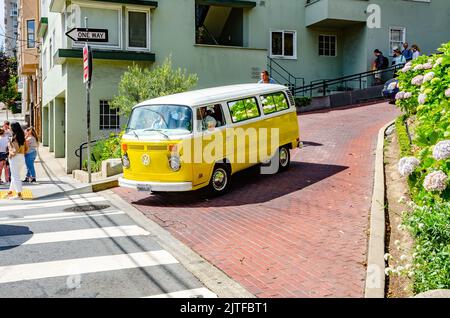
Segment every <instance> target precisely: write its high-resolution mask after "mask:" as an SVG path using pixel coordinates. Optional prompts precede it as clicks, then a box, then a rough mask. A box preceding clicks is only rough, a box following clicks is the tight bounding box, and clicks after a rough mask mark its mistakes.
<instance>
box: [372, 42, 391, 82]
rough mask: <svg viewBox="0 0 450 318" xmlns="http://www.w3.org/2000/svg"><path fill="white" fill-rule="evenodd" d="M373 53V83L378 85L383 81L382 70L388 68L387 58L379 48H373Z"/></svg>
mask: <svg viewBox="0 0 450 318" xmlns="http://www.w3.org/2000/svg"><path fill="white" fill-rule="evenodd" d="M373 54H375V57H376V58H375V61H374V62H373V65H372V70H373V71H374V77H375V83H374V85H380V84H382V83H383V80H382V73H383V70H384V69H386V68H388V66H389V60H388V58H387V57H385V56H384V55H383V53H382V52H381V51H380V50H379V49H376V50H374V51H373Z"/></svg>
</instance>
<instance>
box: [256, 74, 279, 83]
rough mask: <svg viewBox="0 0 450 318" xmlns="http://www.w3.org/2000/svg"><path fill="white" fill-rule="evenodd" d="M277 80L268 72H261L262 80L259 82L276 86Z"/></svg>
mask: <svg viewBox="0 0 450 318" xmlns="http://www.w3.org/2000/svg"><path fill="white" fill-rule="evenodd" d="M276 83H277V82H275V80H274V79H273V78H272V77H270V76H269V72H268V71H262V72H261V80H260V81H259V82H258V84H276Z"/></svg>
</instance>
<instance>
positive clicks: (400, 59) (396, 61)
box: [392, 48, 406, 65]
mask: <svg viewBox="0 0 450 318" xmlns="http://www.w3.org/2000/svg"><path fill="white" fill-rule="evenodd" d="M393 53H394V57H393V59H392V65H401V64H405V63H406V59H405V57H404V56H403V55H402V52H400V50H399V49H398V48H395V49H394V51H393Z"/></svg>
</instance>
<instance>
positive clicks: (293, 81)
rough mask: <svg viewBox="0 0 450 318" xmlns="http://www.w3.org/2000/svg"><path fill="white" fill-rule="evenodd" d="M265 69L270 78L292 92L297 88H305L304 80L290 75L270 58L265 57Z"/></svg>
mask: <svg viewBox="0 0 450 318" xmlns="http://www.w3.org/2000/svg"><path fill="white" fill-rule="evenodd" d="M267 68H268V72H269V74H270V76H271V77H272V78H273V79H274V80H275V81H276V82H277V83H279V84H282V85H286V86H287V87H288V88H289V89H290V90H291V91H292V92H294V90H295V89H296V88H297V87H303V86H305V79H304V78H303V77H297V76H294V75H292V74H291V73H290V72H289V71H288V70H286V69H285V68H284V67H283V66H281V65H280V64H279V63H278V62H277V61H275V60H274V59H273V58H271V57H269V56H268V57H267Z"/></svg>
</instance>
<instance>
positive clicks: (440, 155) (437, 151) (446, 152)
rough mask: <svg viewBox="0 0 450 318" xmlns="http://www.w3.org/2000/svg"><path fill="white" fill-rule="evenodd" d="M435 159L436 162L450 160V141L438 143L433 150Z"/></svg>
mask: <svg viewBox="0 0 450 318" xmlns="http://www.w3.org/2000/svg"><path fill="white" fill-rule="evenodd" d="M433 157H434V159H436V160H445V159H448V158H450V140H443V141H440V142H438V143H437V144H436V146H434V148H433Z"/></svg>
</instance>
